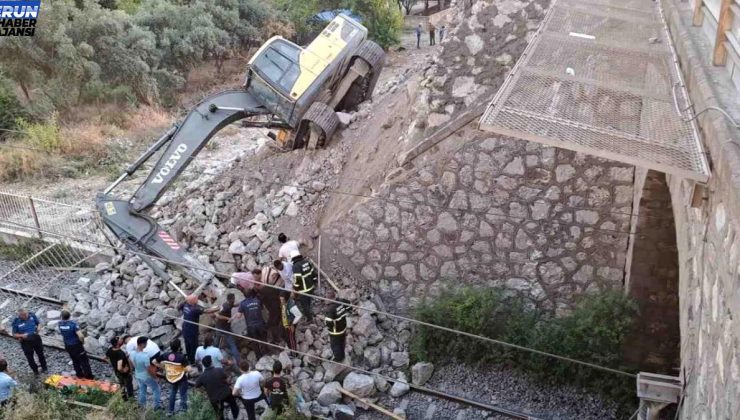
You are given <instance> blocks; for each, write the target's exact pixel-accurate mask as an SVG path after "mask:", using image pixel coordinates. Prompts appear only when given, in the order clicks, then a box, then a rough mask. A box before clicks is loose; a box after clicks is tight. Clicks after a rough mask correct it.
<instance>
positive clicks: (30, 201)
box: [28, 195, 43, 239]
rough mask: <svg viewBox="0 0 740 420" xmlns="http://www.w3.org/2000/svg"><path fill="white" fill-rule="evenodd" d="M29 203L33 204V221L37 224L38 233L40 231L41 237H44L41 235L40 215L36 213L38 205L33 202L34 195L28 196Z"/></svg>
mask: <svg viewBox="0 0 740 420" xmlns="http://www.w3.org/2000/svg"><path fill="white" fill-rule="evenodd" d="M28 203H29V204H30V206H31V214H32V215H33V223H34V224H35V225H36V233H38V235H39V238H40V239H43V236H42V235H41V224H39V216H38V214H36V205H34V204H33V197H31V196H30V195H29V196H28Z"/></svg>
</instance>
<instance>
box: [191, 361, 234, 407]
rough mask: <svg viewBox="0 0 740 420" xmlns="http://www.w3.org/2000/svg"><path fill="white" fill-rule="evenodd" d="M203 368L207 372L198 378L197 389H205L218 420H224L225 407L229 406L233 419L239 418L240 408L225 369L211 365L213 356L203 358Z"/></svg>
mask: <svg viewBox="0 0 740 420" xmlns="http://www.w3.org/2000/svg"><path fill="white" fill-rule="evenodd" d="M203 367H204V368H205V371H203V373H201V374H200V376H198V379H197V380H196V381H195V387H196V388H199V387H203V388H205V390H206V395H208V400H209V401H210V402H211V406H212V407H213V409H214V410H215V411H216V416H217V418H219V419H221V420H223V418H224V405H225V404H228V405H229V409H230V410H231V416H232V418H237V417H239V406H238V405H237V404H236V399H235V398H234V396H233V395H231V390H230V388H229V377H228V376H227V375H226V372H225V371H224V370H223V368H215V367H213V365H212V364H211V356H206V357H204V358H203Z"/></svg>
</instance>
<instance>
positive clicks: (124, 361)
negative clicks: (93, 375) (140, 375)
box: [105, 336, 134, 401]
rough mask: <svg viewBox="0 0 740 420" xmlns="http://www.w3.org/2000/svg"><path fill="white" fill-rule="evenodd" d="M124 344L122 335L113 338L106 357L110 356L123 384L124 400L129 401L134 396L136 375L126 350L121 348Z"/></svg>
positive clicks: (111, 362)
mask: <svg viewBox="0 0 740 420" xmlns="http://www.w3.org/2000/svg"><path fill="white" fill-rule="evenodd" d="M122 346H123V339H122V338H121V337H118V336H115V337H113V338H111V339H110V348H109V349H108V351H107V352H105V357H106V358H108V362H110V365H111V366H112V367H113V372H114V373H115V374H116V378H118V383H119V384H120V385H121V392H122V393H123V400H124V401H128V399H129V398H133V396H134V377H133V375H131V364H130V363H129V360H128V356H126V352H124V351H123V349H122V348H121V347H122Z"/></svg>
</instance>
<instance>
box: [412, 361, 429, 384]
mask: <svg viewBox="0 0 740 420" xmlns="http://www.w3.org/2000/svg"><path fill="white" fill-rule="evenodd" d="M433 373H434V365H433V364H431V363H427V362H419V363H417V364H415V365H413V366H411V382H412V383H413V384H414V385H424V384H425V383H426V382H427V381H428V380H429V378H431V377H432V374H433Z"/></svg>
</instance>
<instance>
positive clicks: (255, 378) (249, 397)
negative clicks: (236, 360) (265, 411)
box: [232, 360, 265, 420]
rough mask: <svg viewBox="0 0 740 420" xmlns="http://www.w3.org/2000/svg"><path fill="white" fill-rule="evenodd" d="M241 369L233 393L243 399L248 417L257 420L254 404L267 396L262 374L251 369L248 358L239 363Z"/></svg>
mask: <svg viewBox="0 0 740 420" xmlns="http://www.w3.org/2000/svg"><path fill="white" fill-rule="evenodd" d="M239 370H240V371H241V373H242V374H241V375H240V376H239V377H238V378H236V383H234V390H233V392H232V393H233V395H234V396H238V397H239V398H240V399H241V400H242V404H244V409H245V410H247V419H248V420H255V419H256V416H255V412H254V405H255V404H257V402H259V400H261V399H263V398H265V395H264V394H263V393H262V374H261V373H259V372H258V371H256V370H253V371H250V370H249V362H247V361H246V360H242V362H241V363H240V364H239Z"/></svg>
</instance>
